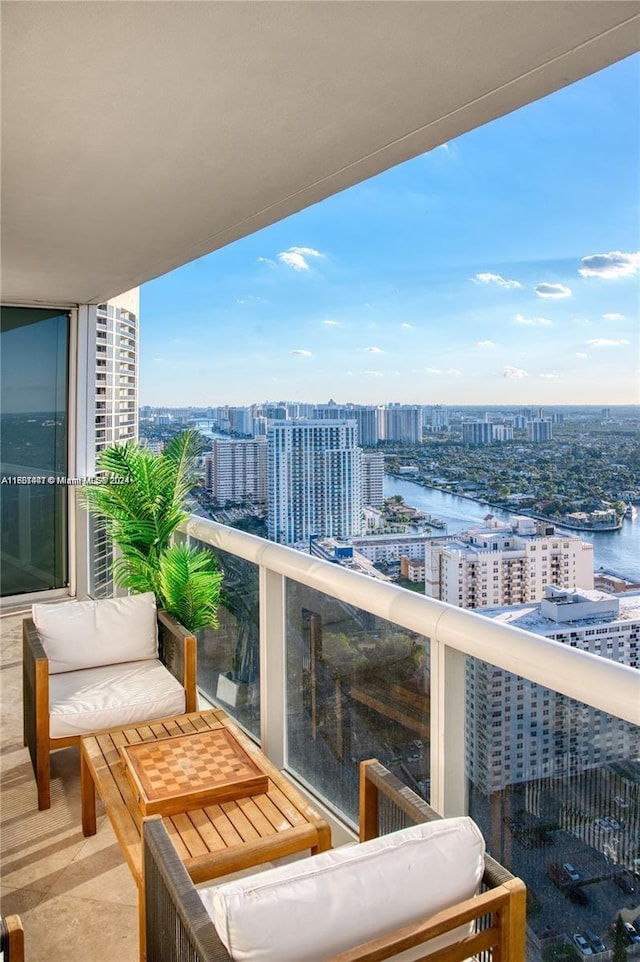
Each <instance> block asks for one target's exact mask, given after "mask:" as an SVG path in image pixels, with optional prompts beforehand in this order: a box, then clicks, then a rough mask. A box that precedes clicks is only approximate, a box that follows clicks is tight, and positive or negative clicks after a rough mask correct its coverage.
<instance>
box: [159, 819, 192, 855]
mask: <svg viewBox="0 0 640 962" xmlns="http://www.w3.org/2000/svg"><path fill="white" fill-rule="evenodd" d="M163 822H164V824H165V828H166V829H167V832H168V833H169V837H170V838H171V841H172V842H173V845H174V847H175V850H176V852H177V853H178V855H179V856H180V858H181V859H182V861H183V862H186V861H187V859H188V858H190V855H189V849H188V848H187V846H186V845H185V844H184V842H183V841H182V839H181V838H180V832H179V831H178V829H177V827H176V825H175V824H174V821H173V819H172V818H164V819H163Z"/></svg>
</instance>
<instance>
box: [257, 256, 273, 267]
mask: <svg viewBox="0 0 640 962" xmlns="http://www.w3.org/2000/svg"><path fill="white" fill-rule="evenodd" d="M258 264H266V265H267V266H268V267H275V266H276V262H275V261H272V260H271V258H270V257H259V258H258Z"/></svg>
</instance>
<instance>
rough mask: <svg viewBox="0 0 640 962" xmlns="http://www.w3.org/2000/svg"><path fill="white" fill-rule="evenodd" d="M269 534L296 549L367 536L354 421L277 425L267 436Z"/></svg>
mask: <svg viewBox="0 0 640 962" xmlns="http://www.w3.org/2000/svg"><path fill="white" fill-rule="evenodd" d="M267 445H268V472H267V473H268V532H269V538H270V539H271V540H272V541H278V542H281V543H283V544H295V543H296V542H298V541H306V540H308V539H309V538H310V537H311V536H312V535H316V536H320V537H321V536H325V537H335V538H340V539H345V538H351V537H353V536H354V535H358V534H360V533H361V531H362V477H361V451H360V448H359V447H358V445H357V425H356V422H355V421H353V420H334V421H322V420H314V421H285V422H282V421H274V422H272V423H271V424H270V425H269V428H268V431H267Z"/></svg>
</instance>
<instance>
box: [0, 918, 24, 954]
mask: <svg viewBox="0 0 640 962" xmlns="http://www.w3.org/2000/svg"><path fill="white" fill-rule="evenodd" d="M0 953H4V955H3V956H2V958H3V959H4V960H5V962H24V929H23V928H22V922H21V920H20V916H19V915H7V916H6V917H5V918H4V919H0Z"/></svg>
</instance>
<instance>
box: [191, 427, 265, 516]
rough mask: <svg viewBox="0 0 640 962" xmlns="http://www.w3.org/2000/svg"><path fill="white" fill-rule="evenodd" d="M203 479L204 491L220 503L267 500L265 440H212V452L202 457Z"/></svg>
mask: <svg viewBox="0 0 640 962" xmlns="http://www.w3.org/2000/svg"><path fill="white" fill-rule="evenodd" d="M205 477H206V486H207V491H208V492H209V494H210V495H211V497H212V498H213V499H214V500H215V501H217V502H218V503H219V504H225V503H226V502H227V501H235V502H238V503H240V502H243V501H266V498H267V443H266V440H265V439H264V438H261V439H256V440H254V441H226V440H224V441H219V440H217V439H216V440H214V441H212V442H211V453H210V454H207V456H206V457H205Z"/></svg>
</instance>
